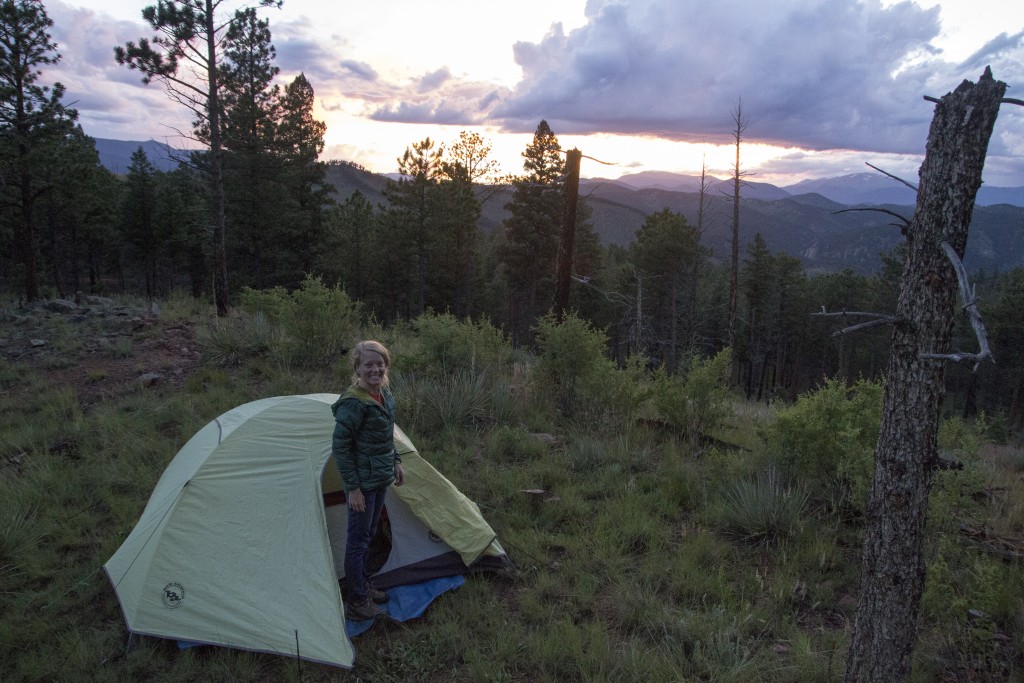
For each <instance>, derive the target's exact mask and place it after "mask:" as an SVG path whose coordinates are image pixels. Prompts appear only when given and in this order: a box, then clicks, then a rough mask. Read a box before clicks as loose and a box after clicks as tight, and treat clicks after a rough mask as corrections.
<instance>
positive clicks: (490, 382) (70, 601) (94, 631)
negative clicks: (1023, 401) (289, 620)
mask: <svg viewBox="0 0 1024 683" xmlns="http://www.w3.org/2000/svg"><path fill="white" fill-rule="evenodd" d="M310 287H312V288H313V289H315V292H314V293H315V294H316V295H317V296H321V297H322V296H328V295H330V296H331V297H335V299H337V298H338V297H339V296H340V295H338V293H337V292H327V293H325V292H323V291H320V290H319V289H316V288H315V287H313V285H310ZM332 300H334V299H332ZM260 301H261V303H262V305H263V306H264V308H265V309H267V310H271V311H272V313H273V316H274V318H273V319H274V320H277V321H284V322H277V323H275V322H273V321H272V319H271V317H270V316H269V315H268V314H266V313H264V314H263V315H262V316H259V315H255V314H252V313H248V312H246V311H244V310H243V311H240V312H238V313H237V314H236V316H237V317H236V319H234V320H233V321H232V322H231V323H229V324H226V325H225V324H223V323H220V322H218V321H214V320H209V319H207V318H205V317H203V316H205V315H206V313H205V312H204V310H203V309H198V308H196V307H194V306H193V305H192V304H191V302H190V300H188V299H184V298H176V299H173V300H171V301H169V302H166V303H164V304H163V305H162V312H161V316H160V320H159V321H158V323H157V329H156V330H155V331H154V330H147V331H146V334H148V335H157V336H158V335H159V326H160V325H162V324H163V325H166V324H170V323H171V321H179V320H180V319H182V318H183V317H189V318H191V319H193V320H194V321H195V323H196V324H197V326H198V327H200V328H202V329H205V330H209V331H211V332H210V333H208V334H205V333H204V334H197V338H198V339H199V340H200V343H201V344H203V347H202V351H203V352H204V354H205V355H204V358H205V361H204V363H203V364H202V365H200V366H199V367H198V368H197V369H195V370H194V371H192V372H190V373H189V374H188V375H187V376H186V377H183V378H181V381H180V382H179V383H177V384H171V383H164V384H158V385H156V386H155V387H149V388H144V387H141V386H138V385H136V384H130V385H126V386H123V387H116V388H113V389H111V390H109V391H104V392H101V393H98V394H97V393H95V387H93V386H90V382H89V381H88V376H86V381H85V382H84V383H83V385H82V386H76V385H74V384H72V385H69V384H68V383H67V382H66V381H65V377H66V375H65V374H64V373H63V372H62V370H61V369H60V368H57V367H55V366H54V365H53V363H50V362H47V361H45V359H42V360H40V362H39V363H38V364H37V365H34V366H31V367H29V366H27V365H25V364H24V363H20V362H16V361H10V360H5V361H3V362H0V608H2V610H0V611H2V613H3V619H2V620H0V680H3V681H79V680H82V681H86V680H87V681H125V680H147V681H169V682H170V681H175V682H176V681H192V680H223V681H296V682H298V681H303V682H308V681H352V682H354V681H357V680H360V681H395V682H397V681H467V682H468V681H472V682H476V681H495V682H502V681H531V682H532V681H807V682H808V683H810V682H812V681H814V682H817V681H832V680H839V679H840V678H841V675H842V669H843V664H844V659H845V647H846V639H847V636H848V631H849V625H850V621H851V620H852V617H853V613H854V610H855V608H856V594H857V586H858V565H859V544H860V538H861V536H860V534H861V529H862V527H861V521H860V518H859V516H858V513H857V510H856V506H855V505H854V504H853V503H852V502H851V500H854V499H853V498H851V495H852V493H854V492H856V491H858V490H859V489H858V481H859V480H858V479H857V478H856V477H858V476H859V472H860V471H859V470H853V469H849V468H848V467H847V465H848V461H847V460H843V459H838V460H837V459H836V458H835V457H834V456H835V455H836V454H835V453H830V454H828V455H829V456H830V457H823V458H820V459H819V460H816V461H815V460H813V459H814V457H815V444H814V441H813V439H814V438H817V437H813V432H809V431H808V429H809V428H811V427H814V428H816V426H817V424H818V423H817V422H815V420H814V419H811V418H815V417H821V416H822V412H821V411H823V410H827V413H826V414H827V419H828V420H830V421H831V422H830V424H839V423H843V424H846V423H845V422H843V420H848V422H849V425H851V426H848V427H844V428H845V429H846V430H847V432H848V433H849V434H851V435H852V434H854V431H853V427H854V426H856V425H857V424H860V422H859V421H861V420H863V419H865V417H864V416H865V415H866V414H867V408H866V406H868V405H869V404H870V401H869V400H868V399H869V398H870V395H871V393H870V392H867V394H865V396H867V398H863V401H861V400H860V399H858V401H860V402H857V401H847V402H845V403H844V402H843V401H841V400H839V398H838V397H837V395H836V394H835V392H833V393H827V392H826V393H823V394H822V395H820V396H817V397H808V398H807V400H806V401H805V402H804V403H801V404H800V405H799V406H798V407H795V408H792V409H791V408H790V407H787V406H784V405H778V404H773V405H771V406H765V405H763V404H761V405H756V404H745V403H742V402H739V401H737V400H736V399H734V398H732V397H726V398H727V399H728V400H723V398H722V395H721V394H719V393H714V387H713V386H712V384H711V383H709V382H708V381H704V382H703V383H696V382H695V381H692V382H691V383H690V384H689V385H687V383H686V382H683V381H679V382H676V381H675V380H672V379H670V378H660V379H655V380H651V379H650V378H645V376H644V375H643V373H639V374H638V373H637V372H636V371H635V369H633V370H617V369H615V368H612V367H609V366H608V365H607V364H605V363H602V362H596V361H595V362H593V363H582V362H581V363H579V367H578V372H579V375H578V376H577V377H576V378H575V379H574V382H573V384H572V386H565V385H563V386H562V387H560V388H557V390H556V388H554V387H552V386H550V385H549V384H548V383H547V382H548V381H549V380H550V377H551V373H550V372H549V370H550V368H545V366H544V363H546V362H551V359H552V358H553V357H554V356H553V355H552V354H547V355H545V354H544V353H541V354H539V355H538V357H537V358H538V359H540V360H538V359H535V358H534V357H531V356H528V355H526V354H524V353H522V352H521V351H518V350H513V349H511V348H510V347H508V345H507V343H506V342H505V341H504V339H503V338H502V337H501V335H500V333H496V331H495V330H493V328H489V327H488V326H486V325H481V324H478V323H466V322H460V321H457V320H454V319H452V318H450V317H445V316H436V317H432V318H425V319H422V320H419V321H417V322H416V323H414V324H411V325H408V326H404V327H402V328H394V329H390V330H379V329H378V330H375V331H373V332H372V333H371V332H365V331H364V332H362V333H363V334H373V335H374V336H379V337H382V338H384V339H385V340H386V341H387V342H388V343H390V344H391V345H392V346H393V347H394V348H395V349H396V359H397V363H396V367H395V371H396V393H397V396H398V399H399V410H400V412H401V415H402V416H403V419H402V420H401V424H402V425H403V427H404V428H405V429H406V430H407V431H408V432H409V433H410V435H411V436H412V438H413V439H414V440H415V441H416V443H417V445H418V446H419V448H420V450H421V451H422V452H423V453H424V455H425V456H426V457H427V458H428V459H429V460H431V461H432V462H433V463H434V464H435V465H436V466H437V467H438V469H439V470H440V471H442V472H443V473H445V474H446V475H447V476H448V477H449V478H450V479H452V481H453V482H454V483H455V484H456V485H457V486H458V487H459V488H460V489H462V490H463V491H464V492H465V493H466V494H467V495H469V496H470V497H471V498H472V499H474V500H475V501H476V502H477V503H478V504H479V505H480V507H481V509H482V510H483V512H484V515H485V516H486V517H487V518H488V520H489V521H490V522H491V524H492V526H493V527H494V528H495V531H496V532H497V533H498V536H499V538H500V539H501V542H502V544H503V545H504V546H505V548H506V549H507V550H508V551H509V553H510V555H511V556H512V557H513V559H514V560H515V562H516V564H517V568H518V572H517V573H516V574H515V575H514V576H512V577H506V578H501V579H499V578H494V577H487V576H470V577H469V578H468V580H467V582H466V584H465V586H463V587H462V588H461V589H459V590H458V591H457V592H454V593H450V594H446V595H444V596H442V597H441V598H440V599H439V600H438V601H437V602H435V603H434V604H433V605H432V606H431V607H430V609H429V610H428V611H427V613H426V614H425V615H424V616H423V617H422V618H421V619H418V620H415V621H412V622H409V623H406V624H393V623H382V624H378V625H377V626H376V627H374V629H372V630H371V631H370V632H369V633H367V634H365V635H364V636H361V637H359V638H357V639H356V640H355V647H356V651H357V666H356V669H355V670H353V671H341V670H337V669H333V668H329V667H322V666H316V665H312V664H309V663H301V664H300V663H298V662H295V661H293V660H287V659H285V658H282V657H274V656H268V655H260V654H253V653H247V652H240V651H233V650H227V649H222V648H199V649H195V650H187V651H179V650H178V648H177V647H176V645H175V644H174V643H170V642H167V641H163V640H159V639H153V638H145V637H133V638H131V639H128V638H127V637H126V633H125V628H124V623H123V620H122V618H121V614H120V611H119V608H118V606H117V603H116V600H115V598H114V596H113V593H112V591H111V589H110V586H109V583H108V581H107V579H106V577H105V576H104V575H103V572H102V569H101V567H102V564H103V563H104V562H105V561H106V560H107V559H108V558H109V557H110V555H111V554H112V553H113V552H114V550H115V549H116V548H117V547H118V545H119V544H120V542H121V540H122V539H123V538H124V536H125V535H126V534H127V532H128V531H129V530H130V529H131V528H132V526H133V525H134V524H135V522H136V520H137V518H138V515H139V514H140V513H141V511H142V508H143V506H144V504H145V501H146V499H147V497H148V495H149V492H150V491H151V489H152V486H153V484H154V483H155V482H156V480H157V478H158V477H159V476H160V473H161V472H162V471H163V468H164V467H165V466H166V464H167V462H168V461H169V460H170V459H171V458H172V457H173V455H174V453H175V452H176V451H177V449H178V448H179V447H180V446H181V445H182V444H183V443H184V442H185V441H186V440H187V439H188V438H189V437H190V436H191V435H192V434H193V433H194V432H195V431H196V430H198V429H199V428H200V427H201V426H203V425H204V424H206V423H207V422H208V421H209V420H211V419H212V418H214V417H216V416H217V415H219V414H220V413H222V412H224V411H226V410H228V409H229V408H232V407H234V406H236V405H239V404H241V403H244V402H246V401H249V400H253V399H255V398H260V397H265V396H271V395H278V394H288V393H308V392H318V391H337V390H340V389H341V388H342V385H343V384H345V383H346V382H347V376H348V373H347V372H346V371H345V370H344V369H343V368H341V367H339V365H338V364H337V361H336V359H334V358H333V357H331V358H328V357H326V356H324V355H323V354H319V355H318V354H317V352H316V346H315V345H312V344H310V343H308V342H307V341H304V338H303V337H302V335H303V334H312V335H319V334H323V328H322V327H318V326H316V325H309V324H305V325H304V326H302V327H300V326H297V325H296V326H293V327H291V328H288V327H287V324H290V323H289V321H293V322H294V321H296V320H298V318H297V317H296V316H295V315H294V314H293V313H291V312H290V311H289V309H288V308H287V306H288V305H291V304H289V301H290V299H288V298H286V297H284V296H283V295H275V296H274V297H273V298H267V297H263V298H262V299H260ZM271 304H272V305H271ZM303 304H304V302H303V301H301V300H300V301H298V302H297V303H296V304H295V305H296V306H297V307H298V308H299V310H305V309H304V308H303V307H302V305H303ZM342 304H345V302H344V301H341V302H340V304H338V305H342ZM346 310H347V309H346ZM306 322H308V321H306ZM346 324H348V323H346ZM303 330H306V332H303ZM53 333H54V334H55V335H68V337H69V338H68V339H66V340H65V341H64V342H62V343H60V344H57V343H54V345H53V346H54V348H59V349H60V350H61V351H60V352H61V353H71V354H72V355H73V354H74V353H75V351H74V349H75V343H74V341H73V339H71V337H73V336H74V335H75V334H76V331H75V329H74V327H71V326H67V325H63V324H62V326H59V327H55V328H54V332H53ZM592 333H593V332H592V331H590V330H587V329H586V328H585V326H579V325H576V326H574V327H571V328H570V329H568V330H557V334H556V331H555V330H552V329H549V330H547V334H548V335H549V336H550V338H551V339H553V340H555V339H557V340H558V343H568V342H569V341H572V340H566V339H564V335H566V334H577V335H590V334H592ZM351 334H352V335H353V337H355V336H358V335H359V334H360V331H358V330H356V331H351ZM584 342H585V343H578V344H576V345H575V346H574V347H573V348H578V349H581V351H580V353H588V352H589V351H587V349H590V348H593V347H595V346H597V347H599V345H593V344H592V340H590V339H588V340H584ZM145 346H146V344H145V339H142V340H140V339H134V340H132V339H129V340H126V343H124V344H123V345H122V349H123V350H122V351H118V352H117V353H108V354H107V357H108V359H109V360H110V361H121V362H124V363H128V364H132V365H133V366H134V365H140V364H142V365H144V363H143V360H144V359H143V358H142V357H141V356H142V354H143V353H144V348H145ZM398 349H400V350H402V351H403V352H404V353H406V354H407V355H406V356H405V357H403V355H402V353H400V352H398V351H397V350H398ZM332 354H333V352H332ZM332 354H328V355H332ZM122 355H124V357H123V358H121V357H120V356H122ZM405 358H408V363H407V364H403V361H404V360H405ZM545 359H547V360H545ZM314 360H318V361H319V362H318V363H317V362H313V361H314ZM577 360H584V359H577ZM538 367H540V368H541V371H540V372H535V370H536V369H537V368H538ZM716 371H717V370H716V368H715V367H713V366H708V367H706V368H700V369H699V373H700V374H699V375H698V376H696V379H701V380H707V379H708V378H709V377H711V376H713V375H714V374H715V372H716ZM107 373H108V374H106V375H104V379H103V382H108V381H109V378H111V377H115V376H118V372H117V369H116V368H109V369H107ZM619 373H621V374H619ZM648 382H650V384H648ZM655 382H661V383H662V384H661V385H660V386H661V388H662V390H663V391H665V392H672V393H671V395H668V396H664V397H662V399H661V403H660V404H659V405H655V404H653V403H651V402H648V398H649V395H648V394H645V391H647V390H648V389H649V388H650V386H653V385H654V383H655ZM698 385H699V386H698ZM688 387H689V388H688ZM698 390H699V391H700V392H702V393H701V394H700V395H702V396H712V395H713V396H715V401H716V411H715V412H714V413H713V414H712V413H708V412H702V413H695V412H694V410H693V405H692V403H691V402H690V399H691V397H692V396H693V395H694V394H693V392H695V391H698ZM84 392H91V393H90V394H89V396H90V398H89V400H88V401H85V400H83V395H84ZM844 395H845V394H844ZM626 401H632V403H626ZM672 406H683V407H684V408H680V410H684V409H685V411H686V412H685V415H687V416H690V417H687V419H685V420H683V419H680V421H679V424H677V425H675V426H673V425H672V424H671V421H670V420H668V419H667V418H669V417H671V414H670V413H671V411H672V410H674V409H673V408H672ZM822 406H824V407H822ZM726 407H727V408H728V409H726ZM791 410H796V411H797V412H787V411H791ZM659 411H661V412H659ZM662 413H668V414H662ZM648 418H653V419H648ZM694 424H700V425H701V431H702V432H704V433H705V434H710V435H712V436H714V437H715V440H713V441H706V440H702V439H698V438H694V429H695V428H694ZM773 425H774V426H773ZM805 428H806V429H805ZM808 434H812V436H808ZM729 444H735V445H736V446H738V447H735V448H734V447H730V446H729ZM780 444H782V445H784V444H789V450H788V451H786V452H782V451H783V450H784V449H782V446H781V445H780ZM853 445H854V444H853V442H852V441H850V442H849V447H850V448H851V449H852V448H853ZM942 447H943V449H944V452H945V453H947V455H948V456H949V457H955V458H957V459H959V460H960V461H962V462H963V463H964V465H965V467H964V470H963V471H961V472H948V473H942V475H941V476H940V477H938V479H937V481H936V486H935V489H934V492H933V495H932V511H931V515H930V522H929V524H930V526H929V541H928V543H929V550H928V558H927V559H928V572H929V574H928V576H929V579H928V584H927V588H926V591H925V596H924V600H923V605H922V614H921V626H920V639H919V645H918V648H917V650H916V652H915V669H914V671H915V673H914V678H915V680H918V681H934V680H992V681H1010V680H1019V678H1020V677H1021V675H1024V654H1022V653H1024V600H1022V598H1021V595H1024V569H1022V565H1021V562H1020V560H1019V559H1015V558H1014V557H1013V552H1014V548H1015V546H1014V545H1013V544H1015V543H1016V544H1017V546H1018V547H1019V545H1020V530H1021V528H1024V481H1022V478H1021V477H1020V472H1021V471H1022V470H1024V455H1022V451H1021V449H1020V447H1019V446H1012V445H996V444H991V443H989V442H987V441H986V439H985V434H984V429H983V425H981V426H978V425H964V424H952V423H951V425H950V426H948V427H947V428H946V429H945V430H944V433H943V443H942ZM851 452H852V451H851ZM812 461H813V462H814V464H815V465H816V466H817V469H812V468H807V467H804V463H808V462H812ZM802 471H806V474H807V475H808V476H801V472H802ZM810 475H813V476H810ZM537 489H539V490H541V491H543V493H542V494H540V495H537V494H530V493H527V492H526V491H528V490H537ZM965 529H966V530H967V531H970V533H965Z"/></svg>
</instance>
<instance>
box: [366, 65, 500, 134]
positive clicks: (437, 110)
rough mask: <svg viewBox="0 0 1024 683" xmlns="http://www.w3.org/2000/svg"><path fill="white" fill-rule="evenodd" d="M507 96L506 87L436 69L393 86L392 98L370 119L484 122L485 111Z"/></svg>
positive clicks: (477, 123) (474, 123) (408, 121)
mask: <svg viewBox="0 0 1024 683" xmlns="http://www.w3.org/2000/svg"><path fill="white" fill-rule="evenodd" d="M508 96H509V90H508V88H502V87H496V86H495V85H494V84H493V83H486V82H483V81H472V80H465V79H457V78H453V77H452V75H451V73H450V72H449V70H448V69H439V70H437V71H433V72H430V73H427V74H424V75H423V76H420V77H419V78H415V79H413V80H412V82H411V83H409V84H408V86H394V97H393V98H392V99H391V100H390V101H388V102H386V103H384V104H382V106H380V107H378V108H377V109H375V110H374V111H373V112H372V113H371V114H370V118H371V119H373V120H375V121H389V122H400V123H431V124H440V125H453V126H455V125H458V126H467V125H483V124H485V123H486V114H487V111H488V110H489V109H491V108H492V107H493V106H494V104H495V103H497V102H501V101H502V100H504V99H505V98H507V97H508Z"/></svg>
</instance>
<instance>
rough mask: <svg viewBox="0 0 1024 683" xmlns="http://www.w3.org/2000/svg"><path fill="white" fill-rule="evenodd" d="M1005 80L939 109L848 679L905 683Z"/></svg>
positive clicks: (964, 90)
mask: <svg viewBox="0 0 1024 683" xmlns="http://www.w3.org/2000/svg"><path fill="white" fill-rule="evenodd" d="M1005 91H1006V84H1005V83H1003V82H1001V81H996V80H994V79H993V77H992V72H991V70H990V69H987V68H986V69H985V73H984V74H982V76H981V78H980V79H979V81H978V82H977V83H971V82H970V81H964V82H963V83H961V84H960V85H959V86H958V87H957V89H956V90H954V91H953V92H951V93H947V94H946V95H945V96H943V97H942V98H941V99H939V100H938V101H937V106H936V108H935V114H934V116H933V118H932V123H931V128H930V130H929V133H928V143H927V147H926V152H925V159H924V163H923V164H922V165H921V170H920V173H919V175H920V179H921V182H920V189H919V190H918V194H917V205H916V208H915V211H914V216H913V218H912V219H911V221H910V224H909V225H908V226H907V231H906V233H907V260H906V266H905V268H904V271H903V277H902V280H901V284H900V294H899V299H898V303H897V309H896V316H895V317H896V321H895V325H894V329H893V335H892V345H891V351H890V357H889V364H888V367H887V370H886V388H885V398H884V403H883V412H882V425H881V430H880V432H879V437H878V444H877V446H876V448H875V468H874V474H873V477H872V483H871V493H870V497H869V501H868V509H867V513H868V529H867V534H866V537H865V540H864V551H863V556H862V561H861V586H860V600H859V604H858V608H857V615H856V618H855V620H854V624H853V633H852V636H851V641H850V647H849V651H848V654H847V664H846V674H845V680H846V681H847V682H848V683H853V682H858V683H864V682H868V681H871V682H875V681H879V682H880V681H886V682H887V683H888V682H891V681H905V680H907V679H908V678H909V676H910V664H911V653H912V651H913V648H914V643H915V641H916V640H917V616H918V611H919V609H920V604H921V595H922V593H923V590H924V578H925V563H924V556H923V541H924V523H925V512H926V509H927V504H928V494H929V491H930V488H931V482H932V476H933V472H934V469H935V468H936V467H937V466H938V465H939V464H940V460H939V456H938V449H937V443H936V439H937V433H938V423H939V408H940V404H941V401H942V397H943V394H944V386H943V379H944V360H945V358H946V357H947V356H948V349H949V346H950V343H951V338H952V332H953V322H954V313H955V300H956V293H957V292H956V290H957V277H956V276H955V274H954V271H955V267H951V265H950V259H949V258H948V257H947V255H946V253H944V248H943V246H942V245H943V244H944V243H947V244H948V245H949V247H950V248H951V250H952V251H953V252H954V253H955V255H956V257H957V260H960V259H962V258H963V253H964V249H965V247H966V244H967V234H968V228H969V226H970V221H971V214H972V212H973V210H974V203H975V199H976V197H977V192H978V188H979V187H980V186H981V176H982V169H983V168H984V163H985V155H986V153H987V150H988V142H989V139H990V138H991V135H992V130H993V128H994V126H995V121H996V117H997V115H998V112H999V104H1000V102H1001V100H1002V97H1003V94H1004V93H1005Z"/></svg>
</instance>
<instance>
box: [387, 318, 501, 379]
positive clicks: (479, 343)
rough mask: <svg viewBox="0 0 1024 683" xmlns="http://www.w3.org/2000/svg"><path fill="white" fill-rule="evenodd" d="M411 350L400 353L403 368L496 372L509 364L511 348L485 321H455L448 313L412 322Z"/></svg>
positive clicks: (436, 373) (497, 331)
mask: <svg viewBox="0 0 1024 683" xmlns="http://www.w3.org/2000/svg"><path fill="white" fill-rule="evenodd" d="M412 331H413V334H414V335H415V337H416V344H415V349H411V350H410V352H408V353H405V354H404V355H403V356H402V367H403V369H405V370H406V371H410V372H411V371H419V372H425V373H427V374H434V375H439V374H445V373H449V372H459V371H467V372H473V373H478V372H488V373H497V372H500V371H503V370H505V369H507V368H508V367H510V366H511V364H512V362H513V360H514V358H515V351H514V349H513V348H512V344H511V342H510V341H509V340H508V338H507V337H506V336H505V334H504V333H503V332H502V331H501V330H499V329H498V328H496V327H494V326H493V325H491V323H489V322H487V321H486V320H480V321H478V322H473V321H472V320H459V319H457V318H456V317H455V316H453V315H451V314H450V313H444V314H436V313H424V314H423V315H420V316H419V317H418V318H416V319H415V320H413V321H412Z"/></svg>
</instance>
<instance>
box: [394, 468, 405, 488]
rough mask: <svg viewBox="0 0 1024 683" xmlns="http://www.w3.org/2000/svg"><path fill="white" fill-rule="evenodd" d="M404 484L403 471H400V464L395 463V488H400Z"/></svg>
mask: <svg viewBox="0 0 1024 683" xmlns="http://www.w3.org/2000/svg"><path fill="white" fill-rule="evenodd" d="M404 483H405V470H404V469H402V463H400V462H396V463H395V486H401V485H402V484H404Z"/></svg>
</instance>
